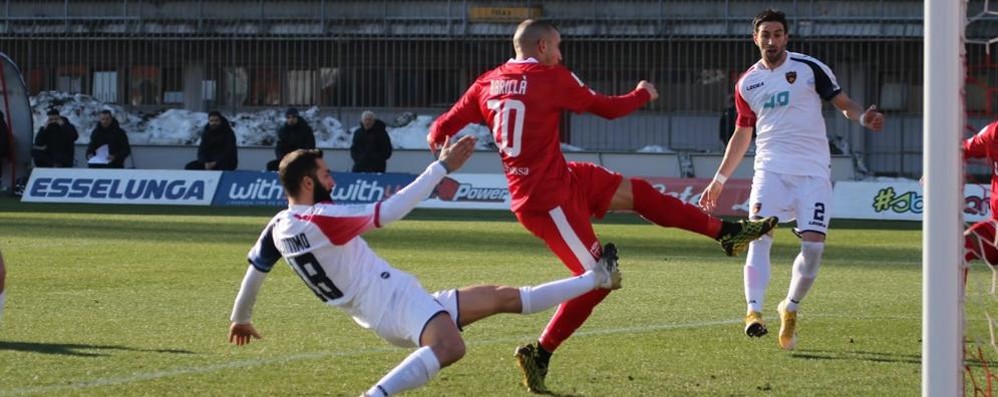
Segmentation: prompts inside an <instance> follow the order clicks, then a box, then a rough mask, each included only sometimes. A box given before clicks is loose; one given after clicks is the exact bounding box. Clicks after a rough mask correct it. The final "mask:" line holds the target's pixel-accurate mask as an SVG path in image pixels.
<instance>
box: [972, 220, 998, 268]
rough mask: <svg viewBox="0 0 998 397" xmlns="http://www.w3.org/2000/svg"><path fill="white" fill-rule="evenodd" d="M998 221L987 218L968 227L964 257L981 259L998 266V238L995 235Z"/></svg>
mask: <svg viewBox="0 0 998 397" xmlns="http://www.w3.org/2000/svg"><path fill="white" fill-rule="evenodd" d="M996 223H998V221H996V220H994V219H986V220H983V221H980V222H977V223H975V224H973V225H972V226H970V227H969V228H967V231H965V232H964V233H963V234H964V236H965V238H964V245H963V247H964V249H965V251H964V259H966V260H967V261H970V260H974V259H981V260H983V261H984V262H985V263H987V264H988V265H990V266H998V238H996V236H995V224H996Z"/></svg>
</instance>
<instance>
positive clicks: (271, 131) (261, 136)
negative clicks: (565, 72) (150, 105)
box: [31, 91, 496, 149]
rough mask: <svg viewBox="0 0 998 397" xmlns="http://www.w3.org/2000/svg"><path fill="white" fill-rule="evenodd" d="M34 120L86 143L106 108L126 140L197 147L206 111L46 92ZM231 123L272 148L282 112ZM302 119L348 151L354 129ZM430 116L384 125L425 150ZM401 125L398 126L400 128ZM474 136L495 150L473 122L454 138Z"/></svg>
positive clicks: (329, 143)
mask: <svg viewBox="0 0 998 397" xmlns="http://www.w3.org/2000/svg"><path fill="white" fill-rule="evenodd" d="M31 108H32V112H33V114H32V116H33V118H34V122H35V125H36V126H42V125H45V119H46V117H47V116H46V113H47V112H48V110H49V109H51V108H56V109H59V114H61V115H62V116H64V117H66V118H67V119H69V122H70V123H73V125H75V126H76V129H77V130H78V131H79V133H80V138H79V139H78V140H77V142H89V141H90V133H91V132H92V131H93V129H94V127H96V126H97V119H98V116H99V114H100V111H101V110H104V109H107V110H110V111H111V113H112V114H113V115H114V117H115V118H117V119H118V123H119V124H121V128H123V129H124V130H125V132H126V133H127V134H128V140H129V142H131V143H132V144H135V145H196V144H198V143H200V140H201V130H202V129H203V128H204V126H205V124H207V123H208V113H205V112H192V111H189V110H183V109H167V110H162V111H158V112H154V113H145V112H142V111H131V112H130V111H126V110H125V109H124V108H122V107H121V106H118V105H113V104H107V103H103V102H101V101H99V100H97V99H96V98H94V97H91V96H89V95H82V94H67V93H63V92H56V91H44V92H41V93H39V94H38V95H37V96H34V97H31ZM222 114H223V115H224V116H225V117H226V118H228V119H229V122H230V123H231V124H232V129H233V131H235V133H236V143H237V144H238V145H239V146H273V145H274V143H275V142H276V141H277V129H278V128H280V127H281V125H282V124H284V119H285V118H284V109H265V110H260V111H256V112H243V113H237V114H234V115H233V114H230V113H226V112H222ZM300 117H301V118H302V119H304V120H305V121H306V122H308V124H309V125H310V126H312V129H313V130H315V144H316V146H318V147H320V148H342V149H346V148H349V147H350V144H351V142H352V140H353V131H352V129H347V128H344V127H343V123H341V122H340V121H339V120H337V119H336V118H335V117H331V116H326V115H323V114H322V112H321V110H319V108H318V107H316V106H313V107H311V108H308V109H305V110H303V111H301V113H300ZM434 118H435V117H434V116H429V115H413V114H403V115H402V116H399V117H398V118H396V119H395V120H394V123H391V124H394V125H396V126H392V125H391V124H390V125H389V127H388V135H389V136H391V138H392V146H393V147H395V148H396V149H425V148H426V147H427V146H426V134H427V133H428V132H429V130H430V124H432V123H433V120H434ZM400 124H401V125H400ZM464 135H472V136H475V137H476V138H478V144H477V146H478V148H479V149H494V148H495V147H496V146H495V142H494V141H493V140H492V134H491V132H490V131H489V129H488V128H486V127H485V126H482V125H477V124H471V125H468V126H467V127H465V128H464V129H462V130H461V131H460V132H458V137H461V136H464Z"/></svg>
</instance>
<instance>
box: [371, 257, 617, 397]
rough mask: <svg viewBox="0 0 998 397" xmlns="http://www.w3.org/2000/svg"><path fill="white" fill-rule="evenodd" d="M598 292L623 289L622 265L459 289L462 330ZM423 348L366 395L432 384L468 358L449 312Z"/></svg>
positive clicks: (430, 327) (431, 327) (433, 325)
mask: <svg viewBox="0 0 998 397" xmlns="http://www.w3.org/2000/svg"><path fill="white" fill-rule="evenodd" d="M596 288H609V289H617V288H620V272H619V271H618V270H617V269H616V266H615V264H614V266H613V267H612V268H611V267H606V266H598V267H597V268H596V269H593V270H589V271H586V272H585V273H583V274H582V275H581V276H578V277H572V278H567V279H562V280H557V281H552V282H550V283H546V284H542V285H537V286H528V287H521V288H515V287H507V286H500V285H478V286H473V287H466V288H461V289H459V290H458V292H457V293H458V297H459V301H458V302H459V306H458V321H459V324H460V325H461V327H464V326H467V325H470V324H471V323H474V322H475V321H478V320H481V319H483V318H486V317H489V316H492V315H494V314H498V313H521V314H531V313H536V312H540V311H544V310H547V309H550V308H552V307H554V306H556V305H558V304H559V303H561V302H564V301H566V300H569V299H572V298H575V297H577V296H579V295H582V294H584V293H586V292H589V291H592V290H593V289H596ZM420 344H421V346H422V347H421V348H419V349H417V350H416V351H415V352H413V353H412V354H410V355H409V357H407V358H406V359H405V360H404V361H402V363H401V364H399V365H398V366H397V367H395V368H394V369H393V370H392V371H391V372H389V373H388V374H387V375H385V377H384V378H382V379H381V380H379V381H378V383H377V384H376V385H374V386H373V387H372V388H371V389H369V390H368V391H367V393H366V395H368V396H390V395H394V394H397V393H399V392H401V391H404V390H410V389H414V388H417V387H419V386H422V385H424V384H426V382H429V380H430V379H432V378H433V376H435V375H436V374H437V372H439V371H440V369H441V368H443V367H446V366H448V365H450V364H453V363H454V362H457V361H458V360H460V359H461V357H464V352H465V346H464V341H463V340H462V339H461V334H460V332H459V331H458V328H457V326H455V325H454V320H452V319H451V318H450V315H448V314H446V313H441V314H438V315H437V316H436V317H434V318H433V319H431V320H430V322H429V323H427V325H426V328H425V329H424V330H423V335H422V337H421V338H420Z"/></svg>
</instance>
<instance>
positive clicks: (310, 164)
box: [277, 149, 322, 197]
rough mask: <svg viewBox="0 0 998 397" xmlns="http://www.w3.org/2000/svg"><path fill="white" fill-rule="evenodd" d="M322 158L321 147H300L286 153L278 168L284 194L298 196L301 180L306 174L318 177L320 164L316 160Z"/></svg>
mask: <svg viewBox="0 0 998 397" xmlns="http://www.w3.org/2000/svg"><path fill="white" fill-rule="evenodd" d="M321 158H322V151H321V150H319V149H298V150H295V151H293V152H291V153H288V154H286V155H284V158H282V159H281V165H280V166H278V168H277V176H278V179H280V180H281V186H283V187H284V194H286V195H287V196H288V197H291V196H296V195H298V193H299V192H300V191H301V181H302V180H303V179H305V177H306V176H313V177H318V175H317V174H316V172H317V171H318V170H319V166H317V165H316V164H315V160H316V159H321Z"/></svg>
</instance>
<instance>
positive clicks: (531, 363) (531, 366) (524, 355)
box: [513, 243, 620, 393]
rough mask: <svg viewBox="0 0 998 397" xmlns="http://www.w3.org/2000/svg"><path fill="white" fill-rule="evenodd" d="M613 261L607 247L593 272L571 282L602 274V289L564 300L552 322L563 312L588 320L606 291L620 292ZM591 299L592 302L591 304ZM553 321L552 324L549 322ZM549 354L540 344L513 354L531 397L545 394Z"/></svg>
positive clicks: (614, 256) (612, 252)
mask: <svg viewBox="0 0 998 397" xmlns="http://www.w3.org/2000/svg"><path fill="white" fill-rule="evenodd" d="M617 259H618V258H617V248H616V247H615V246H614V245H613V244H610V243H608V244H607V245H606V246H605V247H604V248H603V253H602V256H601V258H600V260H599V262H597V264H596V266H595V268H594V269H592V270H589V271H586V272H585V273H583V274H582V275H580V276H578V277H575V278H573V279H581V278H585V277H587V275H589V274H591V273H593V271H594V270H595V271H599V272H601V273H605V275H603V276H601V277H600V278H601V279H602V280H601V281H599V285H598V286H599V287H602V288H603V289H597V290H590V291H589V292H586V293H585V294H582V295H576V296H575V297H573V298H571V299H570V300H566V301H565V303H563V304H562V305H561V306H559V307H558V313H556V314H555V317H554V318H555V319H557V318H559V317H558V316H559V314H561V313H562V312H564V311H573V310H574V311H586V313H584V314H585V315H584V316H579V317H578V318H577V320H578V319H581V320H583V321H584V320H585V318H586V317H588V313H589V312H591V311H592V308H593V307H595V306H596V304H597V303H599V301H601V300H602V299H603V298H604V297H606V295H607V294H609V292H610V290H613V289H617V288H620V273H619V271H618V267H617ZM573 279H568V280H573ZM564 281H565V280H562V282H564ZM593 299H595V300H596V301H595V302H593V301H592V300H593ZM573 304H574V305H577V308H573V307H572V306H573ZM535 305H536V304H535ZM552 306H553V305H552ZM549 307H550V306H549ZM554 321H555V320H554V319H552V322H554ZM549 327H550V324H549ZM547 332H548V330H547V329H546V330H545V336H548V335H547ZM542 339H543V336H542ZM552 351H553V350H546V349H544V347H542V345H541V342H540V341H538V342H536V343H531V344H528V345H523V346H518V347H517V348H516V350H515V351H514V352H513V356H514V357H515V358H516V364H517V366H519V367H520V370H521V371H522V372H523V385H524V386H525V387H526V388H527V390H528V391H530V392H533V393H547V392H548V389H547V385H546V384H545V381H544V379H545V378H546V377H547V371H548V364H549V362H550V360H551V354H552V353H551V352H552Z"/></svg>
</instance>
